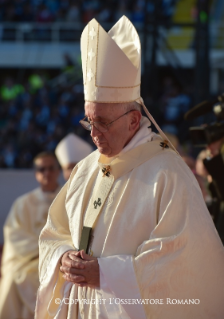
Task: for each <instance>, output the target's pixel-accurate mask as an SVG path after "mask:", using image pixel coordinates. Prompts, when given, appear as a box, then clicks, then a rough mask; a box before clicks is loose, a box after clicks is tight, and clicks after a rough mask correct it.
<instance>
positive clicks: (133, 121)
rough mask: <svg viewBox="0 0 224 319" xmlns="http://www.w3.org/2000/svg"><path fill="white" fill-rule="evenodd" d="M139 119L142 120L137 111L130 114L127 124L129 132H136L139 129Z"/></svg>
mask: <svg viewBox="0 0 224 319" xmlns="http://www.w3.org/2000/svg"><path fill="white" fill-rule="evenodd" d="M141 118H142V114H141V112H139V111H137V110H134V111H132V112H130V122H129V129H130V131H136V130H137V129H138V128H139V124H140V121H141Z"/></svg>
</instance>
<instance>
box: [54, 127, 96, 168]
mask: <svg viewBox="0 0 224 319" xmlns="http://www.w3.org/2000/svg"><path fill="white" fill-rule="evenodd" d="M92 151H93V148H92V146H91V145H90V144H88V143H87V142H85V141H83V140H82V139H81V138H80V137H78V136H76V135H75V134H73V133H70V134H68V135H67V136H65V137H64V138H63V139H62V140H61V141H60V142H59V143H58V145H57V147H56V149H55V154H56V156H57V159H58V161H59V163H60V165H61V167H65V166H67V165H69V164H72V163H78V162H79V161H81V160H82V159H83V158H84V157H86V156H88V155H89V154H90V153H91V152H92Z"/></svg>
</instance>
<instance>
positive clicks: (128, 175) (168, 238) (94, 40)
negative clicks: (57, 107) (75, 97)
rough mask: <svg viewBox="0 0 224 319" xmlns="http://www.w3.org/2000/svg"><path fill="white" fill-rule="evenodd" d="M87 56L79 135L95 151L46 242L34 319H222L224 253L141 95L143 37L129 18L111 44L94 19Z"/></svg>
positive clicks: (53, 218)
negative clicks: (84, 134)
mask: <svg viewBox="0 0 224 319" xmlns="http://www.w3.org/2000/svg"><path fill="white" fill-rule="evenodd" d="M90 43H91V49H90V45H89V44H90ZM87 53H88V54H87ZM94 53H95V57H94V58H93V55H94ZM81 54H82V64H83V70H84V72H83V77H84V87H85V90H84V91H85V117H84V118H83V119H82V120H81V121H80V124H82V126H83V127H84V128H85V129H86V130H87V131H88V132H89V133H90V135H91V137H92V140H93V142H94V144H95V145H96V146H97V150H96V151H95V152H92V153H91V154H90V155H89V156H87V157H86V158H85V159H83V160H82V161H81V162H79V163H78V164H77V165H76V167H75V169H74V170H73V171H72V173H71V175H70V178H69V180H68V182H67V183H66V184H65V186H64V187H63V188H62V190H61V192H60V193H59V195H58V196H57V198H56V199H55V201H54V203H53V204H52V206H51V209H50V212H49V215H48V220H47V223H46V225H45V227H44V229H43V230H42V232H41V234H40V240H39V245H40V288H39V290H38V297H37V306H36V317H35V318H36V319H42V318H45V317H50V316H51V317H54V318H59V317H60V318H61V319H65V318H72V319H76V318H84V319H87V318H88V319H92V318H105V319H106V318H118V317H119V318H159V319H173V318H181V319H189V318H203V319H211V315H212V316H213V317H214V318H217V319H222V316H223V313H224V304H223V294H224V249H223V246H222V243H221V241H220V238H219V237H218V234H217V232H216V230H215V227H214V225H213V222H212V220H211V217H210V215H209V212H208V210H207V208H206V206H205V203H204V200H203V197H202V194H201V190H200V188H199V185H198V183H197V181H196V180H195V178H194V175H193V174H192V172H191V171H190V169H189V168H188V167H187V166H186V164H185V163H184V161H183V160H182V158H181V157H180V156H179V154H178V153H177V152H176V150H175V148H174V147H173V145H172V143H171V142H170V141H169V140H168V138H167V136H166V135H165V134H164V133H163V132H162V130H161V129H160V128H159V126H158V124H157V123H156V122H155V120H154V119H153V117H152V115H151V114H150V113H149V112H148V110H147V108H146V107H145V105H144V102H143V100H142V98H141V96H140V79H141V43H140V40H139V36H138V34H137V32H136V29H135V28H134V26H133V24H132V23H131V22H130V20H129V19H128V18H127V17H125V16H123V17H122V18H121V19H120V20H119V21H118V22H117V23H116V24H115V25H114V26H113V27H112V29H111V30H110V31H109V32H108V33H107V32H106V31H105V30H104V29H103V28H102V27H101V26H100V25H99V23H98V22H97V21H96V20H95V19H93V20H91V21H90V22H89V24H88V25H87V26H86V27H85V29H84V31H83V33H82V36H81ZM96 61H98V63H96ZM96 75H97V77H96ZM127 101H129V102H127ZM141 107H143V108H144V110H145V112H146V114H147V115H148V117H149V119H150V120H149V119H147V118H146V117H144V116H142V114H141ZM150 121H152V123H153V124H154V125H155V126H156V128H157V129H158V131H159V133H160V134H161V136H162V137H163V138H161V137H160V136H158V135H157V134H155V133H154V132H153V131H152V130H151V127H150V126H151V122H150ZM57 298H59V299H57ZM154 298H156V299H154ZM166 298H169V300H175V301H177V299H179V300H180V304H175V305H174V304H173V303H172V304H169V303H167V300H166ZM189 298H193V299H194V300H195V299H197V301H199V303H200V304H197V305H195V304H189ZM150 299H151V300H153V301H155V300H162V301H163V300H164V303H163V302H162V304H151V302H150V304H145V302H143V301H146V300H148V301H149V300H150ZM56 300H57V302H56ZM83 300H85V301H87V302H83ZM114 300H119V301H124V302H116V301H115V302H114ZM128 300H134V301H136V300H137V301H138V300H141V301H140V303H138V302H136V303H135V304H132V305H130V304H129V302H127V303H126V302H125V301H128ZM58 301H59V302H58ZM97 301H102V302H97ZM110 301H111V302H110ZM176 303H177V302H176Z"/></svg>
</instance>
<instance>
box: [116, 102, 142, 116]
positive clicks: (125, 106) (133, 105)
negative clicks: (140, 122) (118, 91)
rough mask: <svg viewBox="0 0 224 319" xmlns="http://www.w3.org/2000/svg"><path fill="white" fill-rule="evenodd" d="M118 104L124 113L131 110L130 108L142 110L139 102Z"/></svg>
mask: <svg viewBox="0 0 224 319" xmlns="http://www.w3.org/2000/svg"><path fill="white" fill-rule="evenodd" d="M119 106H120V107H121V108H123V112H124V113H126V112H128V111H131V110H136V111H139V112H141V110H142V107H141V105H140V104H139V103H137V102H136V101H133V102H127V103H119Z"/></svg>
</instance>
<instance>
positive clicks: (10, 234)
mask: <svg viewBox="0 0 224 319" xmlns="http://www.w3.org/2000/svg"><path fill="white" fill-rule="evenodd" d="M28 200H29V198H28V196H27V195H26V196H23V197H21V198H19V199H17V200H16V201H15V202H14V204H13V206H12V208H11V210H10V213H9V215H8V217H7V220H6V223H5V225H4V253H3V261H4V263H6V264H7V265H9V264H12V265H13V268H14V271H15V270H17V269H19V268H21V267H22V266H24V265H25V264H26V263H27V262H30V260H32V259H34V258H38V254H39V251H38V244H37V242H38V236H37V235H36V234H35V233H34V232H33V231H32V229H31V223H30V218H31V217H30V216H29V215H30V211H29V207H27V205H26V202H27V201H28Z"/></svg>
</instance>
